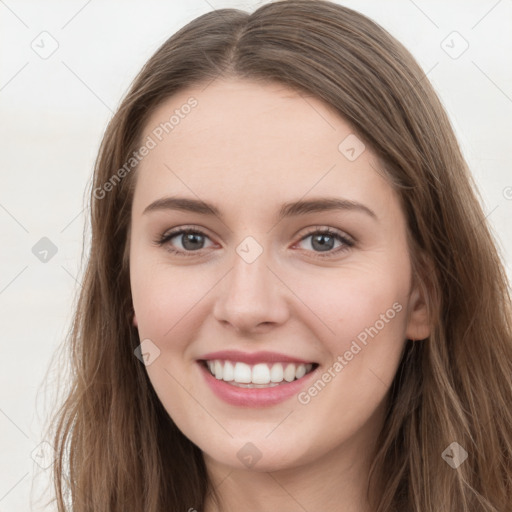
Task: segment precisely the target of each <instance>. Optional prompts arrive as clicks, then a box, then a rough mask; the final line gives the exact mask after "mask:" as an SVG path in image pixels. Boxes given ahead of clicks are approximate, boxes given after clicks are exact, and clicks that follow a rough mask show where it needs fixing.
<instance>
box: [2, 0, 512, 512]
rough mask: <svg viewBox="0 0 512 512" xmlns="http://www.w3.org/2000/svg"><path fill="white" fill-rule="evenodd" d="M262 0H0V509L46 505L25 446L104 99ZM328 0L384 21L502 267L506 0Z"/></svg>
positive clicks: (507, 119)
mask: <svg viewBox="0 0 512 512" xmlns="http://www.w3.org/2000/svg"><path fill="white" fill-rule="evenodd" d="M262 3H266V2H255V1H253V2H250V1H246V2H237V1H224V2H221V1H220V0H219V1H213V0H208V1H206V0H194V1H187V2H185V1H179V2H178V1H173V2H170V1H167V2H163V1H160V2H158V1H145V2H142V1H124V2H122V3H121V2H115V1H113V0H102V1H99V0H89V1H86V0H72V1H69V0H68V1H66V2H64V1H60V2H55V1H54V2H51V1H46V2H38V1H33V2H28V1H16V0H0V49H1V50H0V51H1V59H0V109H1V116H0V119H1V121H2V122H1V127H0V130H1V134H0V140H1V141H2V151H1V152H0V178H1V181H0V236H1V241H2V246H1V251H0V319H1V326H2V333H3V334H2V341H1V345H0V346H1V357H0V378H1V382H0V383H1V387H0V450H1V455H0V512H22V511H28V510H55V507H47V508H44V507H43V505H42V503H43V502H40V501H37V498H38V497H39V496H40V494H41V492H40V491H41V488H42V486H43V487H44V485H46V484H47V482H48V476H49V473H50V471H51V470H50V469H47V470H46V471H43V470H42V469H41V468H40V467H39V466H38V465H37V464H36V463H35V462H34V460H33V459H32V458H31V452H32V451H33V450H34V449H35V448H36V447H37V446H38V445H39V444H40V443H41V442H42V441H43V439H42V437H41V436H42V425H43V422H44V420H45V418H46V415H47V412H48V409H49V408H51V406H52V393H53V389H52V385H51V384H46V383H45V381H44V378H45V374H46V371H47V369H48V367H49V364H50V358H51V357H52V354H53V353H54V351H55V349H56V348H57V346H58V345H59V344H60V343H61V342H62V340H63V339H64V336H65V334H66V332H67V330H68V327H69V324H70V321H71V314H72V302H73V298H74V294H75V291H76V289H77V288H79V286H80V284H79V283H80V259H81V253H82V243H83V230H84V226H85V225H86V224H85V222H86V215H87V213H88V211H87V210H84V208H86V199H85V189H86V187H87V185H88V183H89V180H90V178H91V173H92V166H93V161H94V158H95V156H96V152H97V149H98V146H99V143H100V140H101V137H102V134H103V131H104V129H105V127H106V124H107V122H108V120H109V118H110V117H111V115H112V111H114V110H115V109H116V107H117V106H118V104H119V102H120V99H121V97H122V95H123V94H124V92H125V91H126V89H127V88H128V86H129V84H130V81H131V80H132V79H133V78H134V76H135V75H136V73H137V72H138V70H139V69H140V67H141V66H142V65H143V63H144V62H145V61H146V60H147V59H148V58H149V57H150V56H151V54H152V53H153V52H154V51H155V50H156V49H157V48H158V47H159V46H160V45H161V44H162V43H163V42H164V41H165V40H166V39H167V38H168V37H169V36H170V35H172V34H173V33H174V32H175V31H176V30H177V29H179V28H180V27H182V26H183V25H184V24H186V23H188V22H189V21H191V20H192V19H194V18H195V17H197V16H199V15H200V14H203V13H206V12H209V11H211V10H213V9H219V8H223V7H236V8H240V9H244V10H246V9H247V10H251V11H252V10H253V9H254V8H255V7H257V6H259V5H261V4H262ZM339 3H341V4H343V5H346V6H348V7H352V8H354V9H356V10H358V11H360V12H362V13H363V14H366V15H368V16H370V17H371V18H373V19H374V20H375V21H377V22H378V23H380V24H381V25H382V26H384V28H386V29H387V30H389V31H390V32H391V34H393V35H394V36H395V37H397V38H398V39H399V40H400V41H401V42H402V43H403V44H404V45H405V46H406V47H407V48H408V49H409V50H410V51H411V52H412V54H413V55H414V56H415V57H416V59H417V60H418V62H419V63H420V65H421V66H422V67H423V69H424V71H425V72H426V73H427V76H428V78H429V80H430V81H431V82H432V83H433V85H434V87H435V88H436V90H437V91H438V94H439V95H440V97H441V100H442V102H443V104H444V105H445V108H446V109H447V111H448V114H449V116H450V118H451V120H452V122H453V125H454V127H455V130H456V133H457V136H458V138H459V140H460V143H461V145H462V149H463V152H464V154H465V156H466V158H467V160H468V162H469V164H470V168H471V170H472V172H473V174H474V176H475V178H476V181H477V183H478V185H479V187H480V191H481V194H482V199H483V204H484V208H485V211H486V213H487V214H488V216H489V220H490V222H491V224H492V226H493V227H494V231H495V236H496V238H497V239H498V244H499V247H500V250H501V252H502V255H503V259H504V260H505V263H506V265H507V272H508V275H509V276H511V275H512V266H511V263H512V237H511V236H510V235H511V234H512V228H511V226H510V218H511V213H512V200H511V199H512V188H510V187H512V172H511V161H512V152H511V146H512V141H511V135H512V130H511V126H512V66H511V65H510V55H511V54H512V0H499V1H497V0H479V1H476V0H472V1H467V0H466V1H462V0H460V1H453V0H452V1H450V2H447V1H441V0H438V1H430V2H427V1H426V0H415V1H414V2H413V1H412V0H394V1H377V0H373V1H370V0H366V1H365V0H359V1H357V2H356V1H340V2H339ZM43 31H46V32H48V33H49V34H51V37H53V38H54V39H55V40H56V41H57V43H58V48H57V50H56V51H55V53H53V55H51V56H50V57H48V58H47V59H42V58H41V57H40V56H39V55H38V54H37V53H36V52H35V51H34V50H33V49H32V48H31V44H34V45H36V44H39V45H41V44H42V43H41V42H40V39H41V37H47V38H48V37H49V36H39V35H40V34H41V32H43ZM453 31H457V32H459V33H460V34H461V35H462V37H463V38H464V39H465V40H466V41H467V42H468V43H469V48H468V49H467V51H465V52H464V53H463V54H462V55H461V56H460V57H459V58H457V59H453V58H451V57H450V56H449V55H448V54H447V53H446V52H445V51H444V50H443V48H442V47H441V42H442V41H443V40H445V38H446V37H447V36H448V35H449V34H451V33H452V32H453ZM33 41H35V42H34V43H32V42H33ZM448 41H450V39H448ZM49 44H50V42H49V40H48V39H47V40H46V46H45V47H46V48H49ZM450 44H451V43H450ZM453 44H454V45H455V48H458V46H457V45H458V44H460V41H457V40H454V43H453ZM507 187H509V188H507ZM507 197H508V199H507ZM42 237H48V238H49V239H50V240H51V241H52V242H53V243H54V244H55V245H56V247H57V249H58V252H57V254H56V255H55V256H54V257H53V258H51V259H50V260H49V261H48V262H47V263H43V262H41V261H40V260H39V259H37V258H36V257H35V256H34V254H33V253H32V247H33V246H34V244H36V242H38V241H39V240H40V239H41V238H42ZM86 249H87V247H86ZM52 378H53V377H52ZM47 388H48V389H47ZM50 441H51V440H50Z"/></svg>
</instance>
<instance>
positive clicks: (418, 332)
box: [405, 288, 430, 340]
mask: <svg viewBox="0 0 512 512" xmlns="http://www.w3.org/2000/svg"><path fill="white" fill-rule="evenodd" d="M408 312H409V318H408V321H407V329H406V332H405V336H406V338H408V339H410V340H424V339H425V338H428V337H429V336H430V318H429V315H428V308H427V304H426V301H425V299H424V298H423V297H422V296H421V294H420V293H419V290H418V288H415V289H414V291H413V292H412V293H411V297H410V300H409V308H408Z"/></svg>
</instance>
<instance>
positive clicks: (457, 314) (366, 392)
mask: <svg viewBox="0 0 512 512" xmlns="http://www.w3.org/2000/svg"><path fill="white" fill-rule="evenodd" d="M91 207H92V208H91V226H92V241H91V250H90V251H91V252H90V256H89V259H88V264H87V269H86V272H85V277H84V281H83V287H82V289H81V293H80V297H79V301H78V303H77V309H76V316H75V321H74V324H73V328H72V331H71V333H70V340H69V342H70V343H69V346H70V350H71V357H72V359H71V360H72V362H73V385H72V387H71V389H70V390H69V393H68V397H67V399H66V401H65V402H64V404H63V405H62V407H61V409H60V410H59V411H58V413H56V414H55V418H54V421H53V427H54V432H53V435H54V444H55V448H56V450H57V454H58V457H57V459H56V462H55V465H54V471H55V473H54V476H55V487H56V497H57V503H58V509H59V511H60V512H63V511H65V510H72V511H73V512H85V511H93V510H94V511H95V512H100V511H105V512H106V511H109V512H114V511H123V512H131V511H133V512H135V511H136V512H142V511H144V512H163V511H189V512H192V511H194V510H197V511H205V512H218V511H223V512H227V511H234V510H246V511H251V512H256V511H258V512H269V511H274V510H279V511H284V512H288V511H289V512H291V511H294V512H295V511H302V510H304V511H306V510H307V511H318V510H324V511H329V512H331V511H332V512H334V511H341V510H342V511H344V512H413V511H414V512H434V511H435V512H439V511H457V512H498V511H499V512H505V511H507V510H511V508H510V507H511V503H512V485H511V481H512V431H511V425H512V411H511V409H510V403H511V402H512V327H511V318H512V317H511V302H510V297H509V292H508V287H507V286H508V285H507V281H506V277H505V273H504V270H503V265H502V262H501V261H500V258H499V256H498V254H497V250H496V247H495V242H494V240H493V238H492V236H491V235H490V231H489V227H488V224H487V222H486V220H485V216H484V214H483V212H482V208H481V206H480V205H479V202H478V200H477V196H476V192H475V188H474V185H473V181H472V179H471V175H470V173H469V171H468V168H467V165H466V163H465V161H464V159H463V157H462V155H461V152H460V149H459V146H458V143H457V141H456V139H455V136H454V133H453V130H452V128H451V126H450V122H449V120H448V118H447V116H446V114H445V112H444V111H443V108H442V106H441V104H440V102H439V100H438V98H437V97H436V94H435V93H434V91H433V89H432V87H431V85H430V84H429V82H428V80H427V79H426V78H425V76H424V74H423V72H422V70H421V69H420V67H419V66H418V64H417V63H416V62H415V60H414V59H413V57H412V56H411V55H410V54H409V53H408V52H407V50H405V49H404V47H403V46H402V45H401V44H400V43H399V42H397V41H396V40H395V39H394V38H393V37H392V36H390V35H389V34H388V33H387V32H386V31H385V30H383V29H382V28H381V27H379V26H378V25H377V24H375V23H374V22H372V21H371V20H369V19H368V18H366V17H364V16H362V15H361V14H358V13H356V12H354V11H352V10H350V9H348V8H345V7H341V6H339V5H336V4H334V3H330V2H327V1H322V0H320V1H319V0H316V1H310V0H285V1H279V2H273V3H269V4H266V5H264V6H262V7H260V8H259V9H258V10H256V11H255V12H254V13H252V14H248V13H245V12H242V11H238V10H233V9H220V10H216V11H214V12H211V13H208V14H206V15H203V16H201V17H199V18H197V19H195V20H194V21H192V22H191V23H189V24H188V25H187V26H185V27H184V28H183V29H181V30H180V31H179V32H178V33H176V34H175V35H174V36H172V37H171V38H170V39H169V40H168V41H166V42H165V44H164V45H163V46H162V47H161V48H160V49H159V50H158V51H157V52H156V53H155V55H154V56H153V57H151V59H150V60H149V61H148V62H147V63H146V65H145V66H144V68H143V69H142V71H141V72H140V74H139V75H138V77H137V78H136V80H135V81H134V83H133V85H132V87H131V89H130V91H129V92H128V94H127V96H126V98H125V99H124V101H123V102H122V104H121V106H120V107H119V110H118V111H117V113H116V114H115V116H114V117H113V119H112V121H111V122H110V124H109V127H108V129H107V132H106V134H105V137H104V140H103V143H102V145H101V149H100V152H99V156H98V160H97V165H96V169H95V173H94V182H93V185H92V190H91Z"/></svg>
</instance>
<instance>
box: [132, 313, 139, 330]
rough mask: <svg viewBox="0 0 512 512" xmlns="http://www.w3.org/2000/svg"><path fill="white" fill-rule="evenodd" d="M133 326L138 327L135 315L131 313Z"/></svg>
mask: <svg viewBox="0 0 512 512" xmlns="http://www.w3.org/2000/svg"><path fill="white" fill-rule="evenodd" d="M133 326H134V327H139V324H138V323H137V316H136V315H135V313H133Z"/></svg>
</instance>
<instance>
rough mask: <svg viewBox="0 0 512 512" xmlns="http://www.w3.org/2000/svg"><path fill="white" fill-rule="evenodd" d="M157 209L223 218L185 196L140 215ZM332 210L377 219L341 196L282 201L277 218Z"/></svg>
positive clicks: (167, 199) (211, 206) (165, 199)
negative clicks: (350, 212) (353, 212)
mask: <svg viewBox="0 0 512 512" xmlns="http://www.w3.org/2000/svg"><path fill="white" fill-rule="evenodd" d="M158 210H180V211H186V212H192V213H199V214H201V215H212V216H213V215H214V216H216V217H219V218H220V219H221V220H223V216H222V214H221V212H220V209H219V208H217V207H216V206H215V205H214V204H211V203H208V202H206V201H201V200H198V199H189V198H186V197H162V198H160V199H157V200H156V201H154V202H153V203H151V204H150V205H148V206H147V207H146V208H145V209H144V211H143V212H142V215H145V214H147V213H149V212H153V211H158ZM333 210H345V211H356V212H361V213H365V214H367V215H369V216H370V217H372V218H373V219H375V220H377V215H376V214H375V212H374V211H373V210H371V209H370V208H368V207H367V206H365V205H364V204H362V203H358V202H356V201H350V200H348V199H342V198H335V197H333V198H330V197H323V198H318V199H311V200H307V201H306V200H299V201H293V202H289V203H284V204H283V205H282V206H281V209H280V210H279V214H278V220H282V219H284V218H286V217H294V216H299V215H307V214H309V213H316V212H325V211H333Z"/></svg>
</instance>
